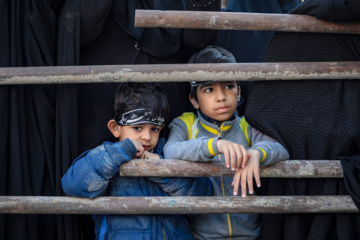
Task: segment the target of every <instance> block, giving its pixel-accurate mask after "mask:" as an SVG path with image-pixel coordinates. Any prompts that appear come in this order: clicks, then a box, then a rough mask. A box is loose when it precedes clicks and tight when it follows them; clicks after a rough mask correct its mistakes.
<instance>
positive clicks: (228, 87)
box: [225, 84, 235, 89]
mask: <svg viewBox="0 0 360 240" xmlns="http://www.w3.org/2000/svg"><path fill="white" fill-rule="evenodd" d="M234 87H235V85H234V84H227V85H226V86H225V89H233V88H234Z"/></svg>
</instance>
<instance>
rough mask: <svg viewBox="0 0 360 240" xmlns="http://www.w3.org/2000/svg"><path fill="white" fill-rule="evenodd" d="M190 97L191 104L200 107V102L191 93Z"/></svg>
mask: <svg viewBox="0 0 360 240" xmlns="http://www.w3.org/2000/svg"><path fill="white" fill-rule="evenodd" d="M189 99H190V102H191V104H192V105H193V106H194V108H195V109H199V107H200V106H199V103H198V102H197V101H196V99H195V98H193V97H191V95H189Z"/></svg>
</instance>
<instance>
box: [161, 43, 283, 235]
mask: <svg viewBox="0 0 360 240" xmlns="http://www.w3.org/2000/svg"><path fill="white" fill-rule="evenodd" d="M189 63H236V60H235V58H234V56H233V55H232V54H231V53H230V52H229V51H227V50H225V49H223V48H221V47H213V46H209V47H207V48H205V49H203V50H202V51H200V52H198V53H196V54H195V55H193V56H192V58H191V59H190V60H189ZM189 98H190V101H191V103H192V105H193V106H194V108H195V109H197V115H195V114H194V113H192V112H191V113H190V112H189V113H184V114H183V115H181V116H180V117H178V118H175V119H174V120H173V121H172V122H171V124H170V125H169V128H170V134H169V138H168V141H167V143H166V145H165V147H164V154H165V158H168V159H184V160H192V161H202V162H208V161H224V162H225V165H226V167H227V168H231V170H233V171H234V173H235V171H236V173H235V176H234V178H231V177H209V180H210V181H211V183H212V187H213V195H215V196H232V195H237V194H238V190H239V183H241V190H240V191H241V195H242V196H243V197H245V196H246V195H247V194H250V195H253V194H254V188H253V178H255V181H256V184H257V186H258V187H260V177H259V166H260V165H261V166H267V165H270V164H273V163H276V162H279V161H283V160H285V159H288V158H289V154H288V152H287V150H286V149H285V148H284V147H283V146H282V145H281V144H280V143H278V142H277V141H275V140H274V139H272V138H271V137H269V136H266V135H265V134H263V133H261V132H259V131H258V130H256V129H255V128H253V127H251V126H250V125H249V124H248V123H247V122H246V120H245V118H244V117H242V118H240V117H239V116H238V115H237V111H236V108H237V105H238V102H239V101H240V87H239V86H238V84H237V83H236V82H235V81H231V82H216V81H207V82H191V90H190V96H189ZM232 186H233V187H232ZM189 220H190V223H191V228H192V230H193V233H194V237H195V239H237V240H238V239H257V238H258V236H259V233H260V223H259V220H258V215H257V214H208V215H196V216H194V217H193V218H191V219H189Z"/></svg>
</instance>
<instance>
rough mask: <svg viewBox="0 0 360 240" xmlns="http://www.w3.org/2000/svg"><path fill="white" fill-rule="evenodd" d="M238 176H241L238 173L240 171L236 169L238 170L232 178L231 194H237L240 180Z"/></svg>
mask: <svg viewBox="0 0 360 240" xmlns="http://www.w3.org/2000/svg"><path fill="white" fill-rule="evenodd" d="M240 176H241V174H240V172H239V171H238V172H236V173H235V176H234V180H233V187H234V188H233V189H234V190H233V194H234V196H237V195H238V192H239V181H240Z"/></svg>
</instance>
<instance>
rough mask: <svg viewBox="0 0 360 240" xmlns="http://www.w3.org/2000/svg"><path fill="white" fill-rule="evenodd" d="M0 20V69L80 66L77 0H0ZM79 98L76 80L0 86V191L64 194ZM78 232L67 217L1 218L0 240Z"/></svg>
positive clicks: (74, 236)
mask: <svg viewBox="0 0 360 240" xmlns="http://www.w3.org/2000/svg"><path fill="white" fill-rule="evenodd" d="M44 13H46V14H44ZM0 18H1V24H0V66H1V67H20V66H55V65H76V64H78V63H79V51H78V49H79V28H78V27H79V1H74V0H71V1H65V0H58V1H51V2H49V1H46V0H37V1H35V0H27V1H22V0H21V1H20V0H0ZM76 102H77V87H76V85H14V86H11V85H10V86H0V113H1V114H0V127H1V134H0V156H1V158H0V166H1V167H0V183H1V184H0V195H14V196H23V195H26V196H34V195H35V196H62V195H63V193H62V188H61V184H60V179H61V176H62V175H63V174H64V173H65V171H66V170H67V168H68V166H69V165H70V163H71V161H72V159H73V158H74V157H76V154H77V136H76V135H74V133H76V131H77V125H76V123H77V108H76V107H77V105H76ZM79 229H80V228H79V225H78V222H77V221H76V219H74V217H73V216H71V215H31V214H30V215H17V214H9V215H0V239H34V240H35V239H80V232H79Z"/></svg>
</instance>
